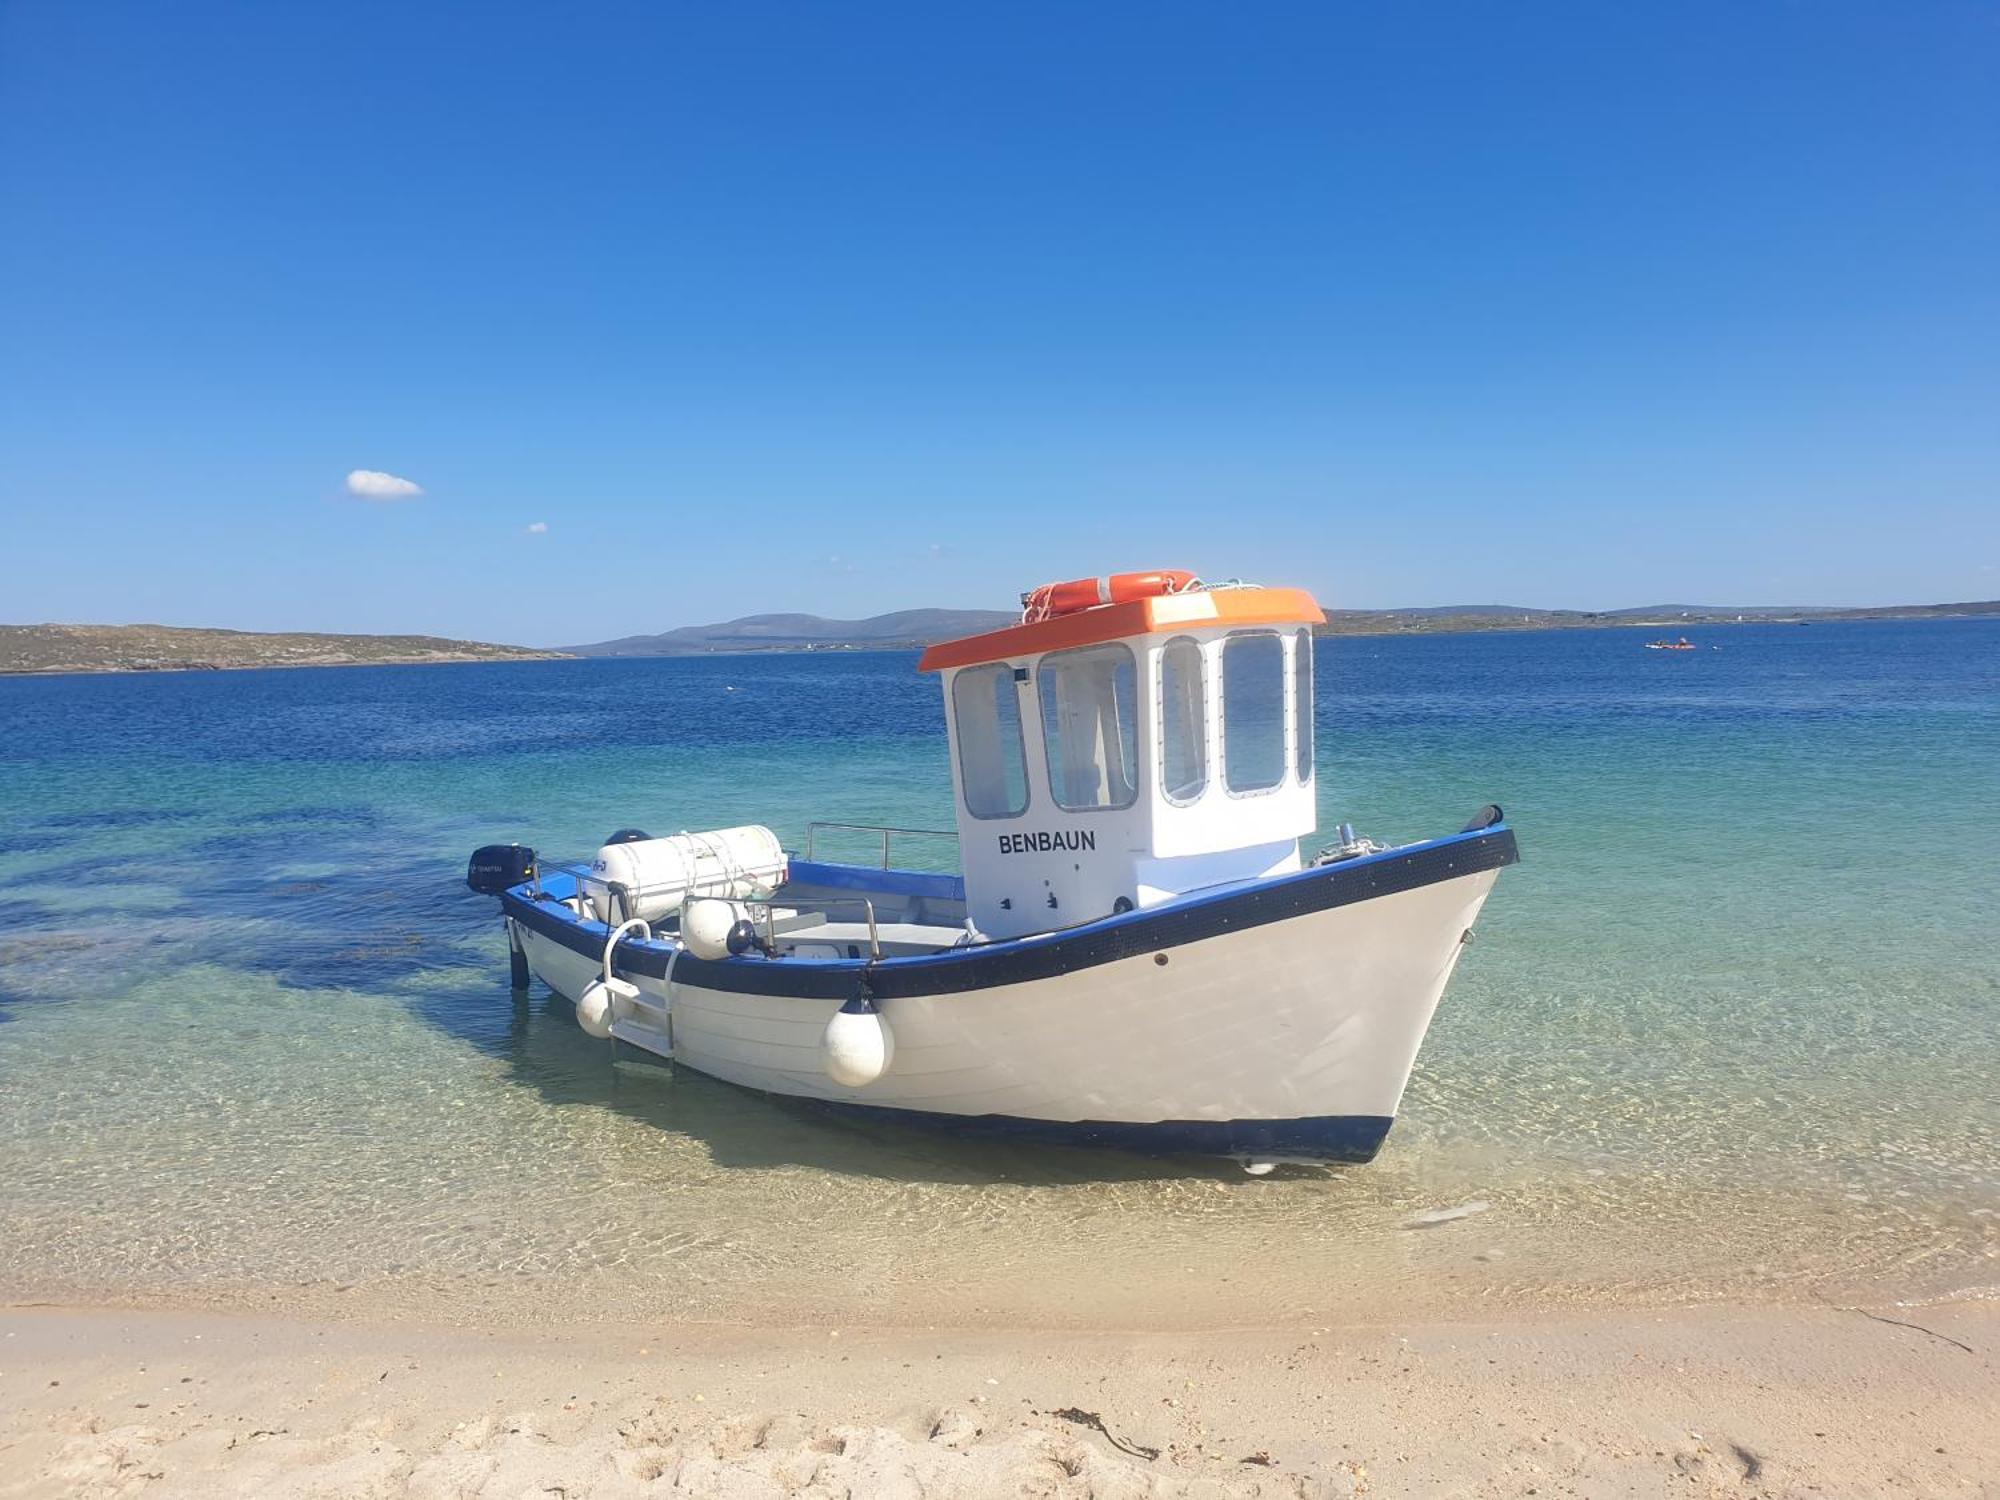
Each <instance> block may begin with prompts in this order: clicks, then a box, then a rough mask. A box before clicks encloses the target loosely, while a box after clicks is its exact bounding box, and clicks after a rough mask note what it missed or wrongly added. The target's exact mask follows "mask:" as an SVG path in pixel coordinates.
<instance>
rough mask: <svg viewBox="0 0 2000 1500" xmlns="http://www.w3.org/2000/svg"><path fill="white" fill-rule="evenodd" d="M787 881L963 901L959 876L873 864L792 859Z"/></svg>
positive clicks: (837, 889)
mask: <svg viewBox="0 0 2000 1500" xmlns="http://www.w3.org/2000/svg"><path fill="white" fill-rule="evenodd" d="M790 873H791V881H792V883H795V884H798V885H820V886H825V887H826V888H827V889H828V890H833V891H890V892H893V893H894V894H896V895H898V896H928V897H930V898H932V899H933V900H937V901H963V900H964V899H965V877H964V876H963V875H937V874H932V873H931V872H929V871H926V870H885V869H877V868H876V867H875V866H874V865H830V864H824V863H821V862H819V861H811V862H808V861H806V860H803V859H795V860H793V861H792V862H791V866H790Z"/></svg>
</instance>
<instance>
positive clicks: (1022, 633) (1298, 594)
mask: <svg viewBox="0 0 2000 1500" xmlns="http://www.w3.org/2000/svg"><path fill="white" fill-rule="evenodd" d="M1325 621H1326V615H1325V613H1324V612H1323V611H1322V610H1321V609H1320V607H1319V605H1318V604H1316V603H1314V602H1313V596H1312V595H1311V594H1308V593H1307V592H1306V591H1305V590H1304V589H1216V590H1214V591H1213V592H1209V591H1196V592H1192V593H1186V594H1161V595H1158V596H1156V597H1154V598H1150V599H1134V600H1133V601H1132V602H1131V603H1129V604H1100V605H1098V606H1097V607H1096V608H1094V609H1080V610H1078V611H1077V612H1076V613H1075V614H1070V615H1057V616H1056V617H1055V618H1054V619H1050V620H1038V621H1036V622H1035V623H1034V624H1033V625H1010V626H1008V627H1007V628H1006V629H1004V630H992V631H988V632H987V633H986V634H985V635H969V636H966V637H964V638H963V639H962V640H956V641H939V642H938V643H937V644H936V645H935V646H933V647H931V648H930V649H929V650H928V651H926V652H925V653H924V654H923V658H922V659H921V660H920V661H918V663H917V670H918V671H919V672H936V671H939V670H941V669H944V668H947V667H971V666H977V665H979V664H980V663H982V662H989V661H1007V660H1009V659H1010V658H1013V657H1017V656H1034V655H1037V654H1038V653H1040V652H1043V651H1064V650H1068V649H1069V648H1070V647H1072V646H1095V645H1098V644H1099V643H1101V642H1104V641H1122V640H1125V639H1127V638H1128V637H1131V636H1135V635H1165V634H1169V633H1171V632H1173V631H1176V630H1188V629H1193V628H1196V627H1199V626H1204V625H1224V626H1229V625H1320V624H1324V623H1325Z"/></svg>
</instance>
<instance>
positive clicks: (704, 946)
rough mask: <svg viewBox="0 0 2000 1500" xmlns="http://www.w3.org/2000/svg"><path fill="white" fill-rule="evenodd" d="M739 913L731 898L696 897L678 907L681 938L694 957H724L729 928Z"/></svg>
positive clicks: (727, 955)
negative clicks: (679, 909)
mask: <svg viewBox="0 0 2000 1500" xmlns="http://www.w3.org/2000/svg"><path fill="white" fill-rule="evenodd" d="M742 917H743V912H742V909H741V908H740V907H738V906H737V904H736V903H735V902H734V901H724V900H721V899H720V898H718V897H715V896H702V897H698V898H697V899H695V900H693V901H690V902H688V904H687V905H685V906H683V907H682V908H681V942H682V943H683V944H684V945H685V946H686V948H687V950H688V952H690V953H692V954H693V955H694V956H695V957H696V958H727V957H729V929H730V928H732V927H734V926H735V925H736V924H737V922H738V921H740V920H741V919H742Z"/></svg>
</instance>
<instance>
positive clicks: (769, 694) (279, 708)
mask: <svg viewBox="0 0 2000 1500" xmlns="http://www.w3.org/2000/svg"><path fill="white" fill-rule="evenodd" d="M1641 639H1642V637H1641V636H1639V635H1635V634H1633V633H1630V632H1622V631H1620V632H1571V633H1547V634H1535V635H1521V636H1494V635H1486V636H1454V637H1435V638H1429V639H1398V640H1381V641H1374V640H1348V641H1339V642H1334V643H1329V644H1327V645H1326V646H1323V648H1322V656H1321V665H1320V683H1319V702H1320V707H1319V712H1320V774H1321V786H1322V798H1323V806H1322V819H1321V825H1322V827H1327V828H1330V827H1331V826H1332V824H1333V823H1334V822H1336V821H1339V820H1340V819H1341V818H1347V819H1350V820H1352V821H1354V822H1356V823H1357V824H1358V825H1360V826H1361V827H1362V828H1363V829H1364V830H1365V831H1367V832H1370V833H1372V834H1374V835H1375V836H1377V837H1384V838H1392V839H1397V840H1402V839H1410V838H1416V837H1422V836H1425V835H1428V834H1432V833H1436V832H1441V831H1446V830H1449V829H1452V828H1456V827H1458V826H1459V825H1460V824H1461V823H1462V822H1463V821H1464V819H1465V818H1466V817H1467V816H1468V815H1469V814H1470V813H1471V812H1472V810H1473V809H1474V808H1476V807H1477V806H1478V805H1479V804H1480V803H1481V802H1483V801H1486V800H1488V799H1498V800H1500V801H1502V802H1504V803H1505V804H1506V806H1507V808H1508V810H1509V813H1510V816H1511V817H1512V819H1513V821H1514V823H1515V825H1516V827H1517V828H1518V829H1519V831H1520V835H1521V839H1522V845H1523V849H1524V853H1525V857H1526V858H1525V863H1523V864H1522V865H1521V866H1519V867H1517V868H1515V869H1511V870H1509V871H1507V872H1505V874H1504V875H1503V876H1502V879H1501V881H1500V884H1499V887H1498V890H1497V892H1496V894H1495V896H1494V898H1493V900H1492V902H1491V903H1490V904H1489V906H1488V909H1487V913H1486V916H1485V918H1484V919H1483V920H1482V923H1481V927H1480V933H1479V941H1478V942H1477V943H1476V944H1475V946H1474V948H1473V950H1472V951H1471V952H1470V953H1469V954H1468V956H1467V958H1466V960H1465V962H1464V964H1463V965H1462V966H1461V968H1460V971H1459V975H1458V977H1457V979H1456V980H1455V981H1454V983H1453V987H1452V989H1451V991H1450V993H1449V994H1448V995H1447V997H1446V1003H1445V1005H1444V1007H1443V1009H1442V1010H1441V1012H1440V1014H1439V1018H1438V1021H1437V1024H1436V1026H1435V1027H1434V1029H1433V1031H1432V1034H1431V1038H1430V1041H1429V1042H1428V1044H1427V1045H1426V1048H1425V1052H1424V1054H1423V1057H1422V1059H1421V1061H1420V1063H1419V1069H1418V1074H1417V1077H1416V1079H1415V1081H1414V1082H1413V1084H1412V1087H1411V1091H1410V1095H1409V1098H1408V1099H1407V1100H1406V1103H1405V1106H1404V1112H1403V1115H1402V1118H1401V1119H1400V1120H1399V1121H1398V1123H1397V1126H1396V1128H1395V1130H1394V1131H1393V1132H1392V1133H1391V1135H1390V1139H1389V1144H1388V1147H1387V1148H1386V1150H1385V1151H1384V1153H1383V1155H1382V1156H1381V1157H1380V1158H1379V1159H1378V1160H1377V1161H1376V1162H1375V1163H1374V1164H1372V1165H1370V1166H1368V1167H1364V1168H1355V1169H1347V1170H1326V1171H1307V1170H1298V1171H1288V1172H1281V1173H1280V1174H1279V1175H1277V1176H1275V1177H1273V1178H1270V1179H1266V1180H1264V1181H1261V1182H1258V1181H1252V1180H1250V1179H1247V1178H1244V1177H1243V1176H1241V1174H1240V1173H1237V1172H1235V1171H1234V1169H1232V1168H1229V1167H1227V1166H1221V1167H1218V1166H1216V1165H1214V1164H1210V1163H1204V1162H1198V1161H1178V1162H1165V1163H1162V1162H1156V1161H1149V1160H1145V1159H1140V1158H1133V1157H1125V1156H1119V1155H1107V1154H1099V1153H1085V1152H1073V1151H1063V1150H1052V1149H1036V1148H1026V1147H1018V1146H994V1145H975V1144H966V1143H962V1142H957V1141H953V1140H950V1139H948V1138H944V1137H940V1136H937V1135H934V1134H930V1133H926V1132H919V1131H911V1130H904V1129H900V1128H896V1127H890V1126H875V1125H866V1126H860V1125H855V1124H852V1123H850V1122H846V1121H840V1120H834V1119H829V1118H827V1117H824V1116H822V1115H819V1114H817V1113H815V1112H812V1111H810V1110H809V1109H805V1108H801V1107H799V1106H793V1105H786V1104H783V1103H774V1102H772V1101H769V1100H765V1099H762V1098H759V1097H755V1096H751V1095H747V1094H744V1093H741V1092H739V1091H736V1090H733V1089H730V1088H728V1087H726V1086H723V1085H720V1084H716V1083H713V1082H711V1081H708V1080H705V1079H701V1078H699V1077H696V1076H693V1075H689V1074H685V1073H683V1074H680V1075H678V1076H676V1077H673V1078H662V1077H660V1076H659V1075H658V1074H656V1073H654V1072H652V1071H650V1070H646V1069H627V1068H617V1067H613V1066H611V1065H610V1063H609V1062H608V1060H607V1056H606V1053H605V1051H604V1049H603V1047H602V1045H601V1044H598V1043H594V1042H592V1041H590V1040H589V1039H588V1038H586V1037H584V1036H583V1035H581V1033H579V1032H578V1031H577V1030H576V1028H575V1026H574V1024H573V1022H572V1021H571V1019H570V1017H569V1015H568V1011H567V1007H566V1006H564V1005H563V1004H562V1003H561V1002H559V1001H553V1000H550V999H549V998H547V997H546V996H544V995H542V994H541V993H540V992H539V991H537V992H536V993H535V994H534V995H533V996H531V997H530V998H529V999H528V1000H527V1001H526V1002H525V1003H521V1002H518V1001H517V1000H516V999H515V998H514V997H513V996H512V994H511V992H510V991H509V989H508V986H507V975H506V962H505V952H504V947H503V945H502V942H501V939H500V936H499V929H498V925H497V922H496V921H495V919H494V917H493V915H492V909H491V905H490V903H488V902H486V901H483V900H482V899H480V898H477V897H474V896H472V895H471V894H470V893H469V892H467V891H465V890H464V888H463V886H462V885H461V884H460V883H459V879H460V875H461V873H462V870H463V862H464V856H465V854H466V852H467V851H468V850H469V849H470V848H471V846H473V845H474V844H476V843H481V842H486V841H489V840H491V839H495V838H507V837H520V838H523V839H524V840H526V841H529V842H533V843H536V844H537V845H539V846H540V847H542V848H544V849H547V850H550V851H555V852H564V853H574V852H579V851H584V850H587V849H589V848H591V847H594V845H595V844H596V843H597V842H598V840H599V839H600V838H601V837H602V835H604V834H605V833H606V832H608V831H609V830H610V829H612V828H613V827H616V826H620V825H623V824H628V823H638V824H641V825H643V826H648V827H652V828H655V829H656V830H665V829H672V828H679V827H704V826H717V825H722V824H728V823H734V822H742V821H750V820H757V821H763V822H768V823H770V824H772V825H773V826H775V827H776V828H778V829H779V831H780V832H781V833H782V834H784V835H786V836H787V838H788V839H789V840H796V839H797V838H798V837H799V836H800V835H801V834H802V833H803V830H804V825H805V822H806V821H807V819H809V818H847V819H853V820H856V821H878V820H882V821H896V822H909V823H914V824H917V825H926V826H945V825H947V824H948V823H949V805H948V797H949V786H948V779H947V771H946V766H945V761H944V755H943V726H942V721H941V716H940V712H939V708H938V705H937V695H936V690H935V685H934V684H933V683H932V682H930V681H929V680H926V679H920V678H918V677H917V676H916V674H915V672H914V670H913V665H914V661H913V658H912V657H910V656H906V655H900V654H886V653H885V654H871V655H865V656H859V655H857V656H839V657H812V658H808V657H775V658H761V659H738V660H731V661H660V662H578V663H559V664H499V665H483V666H468V667H436V668H388V669H379V670H371V669H359V670H342V671H301V672H269V673H228V674H215V675H179V676H160V677H146V676H139V677H116V678H70V679H58V680H11V681H0V1181H4V1182H5V1183H6V1184H7V1188H6V1198H5V1213H4V1216H0V1267H4V1268H5V1269H4V1270H0V1289H4V1290H5V1291H7V1292H8V1293H9V1294H11V1295H13V1296H16V1297H33V1296H62V1297H88V1298H93V1299H99V1300H102V1299H113V1300H131V1299H138V1300H156V1299H166V1300H197V1301H219V1302H225V1303H252V1304H258V1303H261V1304H265V1305H268V1304H269V1302H270V1301H271V1300H272V1299H274V1298H275V1299H280V1300H282V1301H284V1302H285V1303H287V1304H295V1305H296V1304H306V1305H319V1304H322V1303H323V1304H326V1305H328V1306H359V1305H363V1304H368V1305H376V1306H380V1305H382V1304H384V1303H387V1304H388V1305H390V1306H393V1307H398V1308H408V1309H412V1310H421V1311H425V1312H428V1313H431V1314H437V1315H445V1316H451V1315H455V1314H459V1313H462V1314H463V1315H465V1316H468V1317H479V1318H494V1317H499V1318H509V1319H521V1320H535V1319H540V1318H550V1319H553V1318H574V1317H606V1318H616V1317H626V1316H632V1315H634V1314H641V1315H659V1314H665V1313H669V1312H679V1313H682V1314H685V1315H691V1316H698V1317H714V1318H758V1319H772V1320H778V1321H833V1322H841V1321H858V1320H864V1319H865V1320H893V1321H906V1322H918V1323H923V1322H944V1321H953V1322H963V1321H968V1320H971V1321H979V1320H989V1319H990V1320H994V1321H1014V1320H1023V1319H1026V1320H1038V1321H1049V1322H1064V1323H1067V1322H1075V1323H1098V1324H1101V1323H1107V1322H1113V1323H1122V1322H1132V1323H1147V1324H1159V1323H1195V1324H1201V1323H1222V1322H1277V1321H1284V1320H1288V1319H1294V1318H1303V1319H1313V1318H1320V1317H1325V1318H1332V1317H1336V1316H1343V1315H1345V1316H1369V1317H1378V1318H1397V1317H1405V1316H1425V1315H1431V1314H1440V1313H1448V1312H1464V1311H1467V1310H1487V1309H1496V1308H1499V1307H1502V1306H1509V1307H1517V1306H1521V1305H1531V1306H1538V1305H1546V1304H1549V1303H1574V1302H1585V1303H1590V1302H1630V1301H1635V1300H1636V1301H1676V1300H1685V1299H1704V1298H1714V1297H1743V1296H1750V1297H1777V1298H1792V1297H1803V1296H1809V1295H1825V1296H1831V1297H1836V1298H1844V1297H1850V1296H1863V1295H1866V1296H1876V1297H1919V1298H1920V1297H1930V1296H1940V1295H1948V1294H1952V1293H1962V1292H1965V1291H1968V1290H1971V1291H1974V1292H1985V1291H1987V1290H1989V1289H1990V1288H1992V1287H1993V1286H1994V1285H1995V1284H1996V1283H2000V1264H1997V1263H1996V1233H2000V1103H1996V1097H1995V1096H1996V1091H1995V1087H1994V1083H1993V1080H1994V1078H1995V1077H1996V1076H2000V920H1996V919H1997V918H2000V858H1996V857H1995V855H1994V853H1993V850H1992V845H1991V841H1990V838H1989V836H1988V834H1987V831H1986V830H1987V825H1988V823H1989V821H1990V818H1991V813H1992V809H1993V808H1994V807H1995V806H1996V805H2000V628H1996V627H1995V626H1994V625H1992V624H1990V623H1985V622H1963V623H1960V622H1947V623H1924V624H1907V625H1858V624H1857V625H1841V626H1815V627H1811V628H1806V629H1799V628H1793V627H1740V628H1737V629H1734V630H1727V631H1714V632H1711V633H1709V634H1707V635H1706V636H1704V637H1703V638H1702V639H1703V643H1704V644H1711V643H1713V644H1720V645H1721V646H1723V648H1724V649H1722V650H1720V651H1707V650H1704V651H1702V652H1699V653H1688V654H1686V655H1684V656H1677V655H1667V654H1664V653H1654V652H1645V651H1642V650H1640V649H1639V643H1640V640H1641ZM731 688H734V689H735V691H729V689H731ZM911 852H912V853H915V852H916V846H914V845H913V846H912V849H911ZM854 853H855V854H856V855H857V856H860V857H865V855H866V850H865V849H864V848H861V847H857V848H856V849H855V851H854ZM1472 1200H1476V1201H1480V1202H1484V1203H1486V1204H1488V1205H1490V1206H1489V1207H1488V1208H1487V1209H1486V1210H1485V1211H1483V1212H1480V1213H1478V1214H1475V1215H1472V1216H1469V1217H1467V1218H1464V1219H1461V1220H1458V1221H1456V1222H1454V1223H1450V1224H1445V1225H1439V1226H1436V1227H1433V1228H1425V1229H1407V1228H1404V1227H1401V1226H1403V1225H1404V1224H1405V1223H1406V1222H1407V1221H1408V1220H1409V1219H1410V1218H1411V1217H1412V1216H1413V1215H1415V1214H1418V1213H1420V1212H1422V1211H1424V1210H1427V1209H1433V1208H1437V1207H1442V1206H1447V1205H1452V1204H1459V1203H1464V1202H1467V1201H1472Z"/></svg>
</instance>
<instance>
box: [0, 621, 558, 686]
mask: <svg viewBox="0 0 2000 1500" xmlns="http://www.w3.org/2000/svg"><path fill="white" fill-rule="evenodd" d="M562 655H563V653H562V652H560V651H536V650H531V649H529V648H528V647H525V646H495V645H489V644H487V643H486V642H484V641H454V640H448V639H446V638H445V637H443V636H435V635H322V634H319V633H316V632H307V631H297V632H293V631H286V632H280V633H266V632H260V631H248V630H190V629H183V628H180V627H177V626H170V625H0V675H11V676H19V675H23V674H28V673H37V674H39V673H59V672H194V671H228V670H236V669H241V668H245V667H363V666H368V667H379V666H404V665H410V664H415V663H420V662H455V661H553V660H557V659H559V658H560V657H561V656H562Z"/></svg>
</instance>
